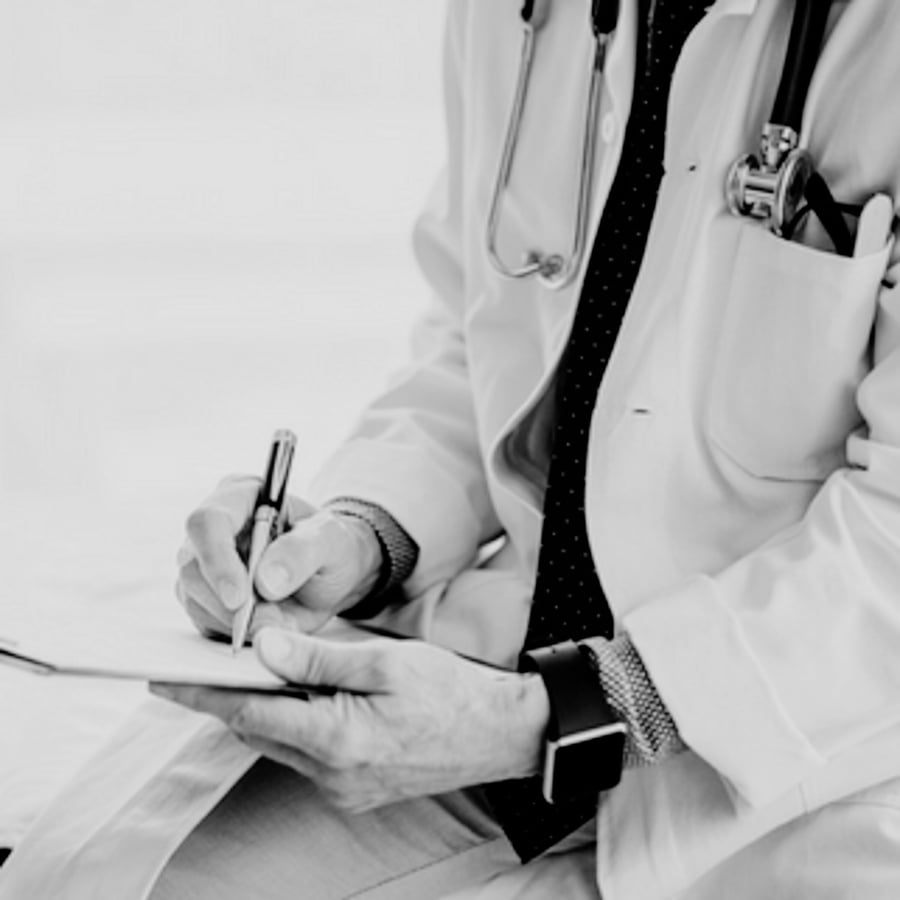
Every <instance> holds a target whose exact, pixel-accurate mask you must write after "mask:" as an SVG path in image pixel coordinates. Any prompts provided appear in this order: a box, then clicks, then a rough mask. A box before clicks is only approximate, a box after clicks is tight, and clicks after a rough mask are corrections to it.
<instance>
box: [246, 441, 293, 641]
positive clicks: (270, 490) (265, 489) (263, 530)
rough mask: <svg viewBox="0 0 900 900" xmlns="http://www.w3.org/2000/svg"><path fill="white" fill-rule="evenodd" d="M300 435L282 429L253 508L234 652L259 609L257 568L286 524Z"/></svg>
mask: <svg viewBox="0 0 900 900" xmlns="http://www.w3.org/2000/svg"><path fill="white" fill-rule="evenodd" d="M296 444H297V435H295V434H294V433H293V432H292V431H288V430H286V429H280V430H278V431H276V432H275V436H274V437H273V438H272V446H271V448H270V450H269V462H268V464H267V465H266V474H265V475H264V476H263V483H262V487H261V488H260V489H259V494H258V495H257V497H256V504H255V506H254V508H253V527H252V530H251V532H250V553H249V555H248V557H247V573H248V575H249V584H250V588H249V590H248V592H247V599H246V601H245V602H244V605H243V606H242V607H241V608H240V609H239V610H238V611H237V612H236V613H235V616H234V622H233V623H232V627H231V652H232V653H237V652H238V651H239V650H240V649H241V647H243V646H244V641H246V640H247V630H248V629H249V627H250V619H251V617H252V616H253V610H254V608H255V607H256V591H255V590H254V589H253V579H254V578H255V576H256V568H257V566H258V565H259V561H260V558H261V557H262V555H263V552H264V551H265V549H266V547H268V546H269V544H270V543H271V542H272V541H273V540H274V539H275V538H276V537H278V535H279V534H281V532H282V531H283V530H284V525H285V519H286V516H285V512H286V508H285V501H286V499H287V483H288V476H289V475H290V472H291V462H292V461H293V459H294V447H295V446H296Z"/></svg>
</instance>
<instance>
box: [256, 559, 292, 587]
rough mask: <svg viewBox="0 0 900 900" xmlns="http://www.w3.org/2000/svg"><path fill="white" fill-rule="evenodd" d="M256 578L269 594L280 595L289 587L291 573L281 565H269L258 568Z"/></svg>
mask: <svg viewBox="0 0 900 900" xmlns="http://www.w3.org/2000/svg"><path fill="white" fill-rule="evenodd" d="M257 577H258V578H259V580H260V581H261V582H262V586H263V587H264V588H265V589H266V590H267V591H268V592H269V593H271V594H281V593H284V592H285V591H287V589H288V587H289V585H290V580H291V573H290V572H289V571H288V570H287V569H286V568H285V567H284V566H283V565H282V564H281V563H269V565H267V566H263V567H262V568H260V570H259V574H258V576H257Z"/></svg>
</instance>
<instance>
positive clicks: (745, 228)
mask: <svg viewBox="0 0 900 900" xmlns="http://www.w3.org/2000/svg"><path fill="white" fill-rule="evenodd" d="M890 248H891V244H890V243H886V244H885V246H884V247H882V249H880V250H879V251H877V252H875V253H870V254H867V255H864V256H858V257H853V258H848V257H845V256H838V255H836V254H833V253H826V252H824V251H821V250H816V249H813V248H810V247H806V246H803V245H801V244H797V243H792V242H790V241H786V240H784V239H782V238H779V237H776V236H775V235H774V234H772V233H771V232H769V231H768V230H767V229H765V228H763V227H761V226H759V225H756V224H754V223H745V224H744V225H742V226H741V236H740V238H739V240H738V245H737V252H736V257H735V264H734V269H733V275H732V278H731V282H730V287H729V290H728V292H727V294H726V297H725V303H726V304H727V306H726V310H725V312H724V319H723V325H722V330H721V334H720V339H719V345H718V348H717V351H716V357H715V358H716V362H715V366H714V372H713V382H712V386H711V395H710V407H709V434H710V438H711V439H712V441H713V443H714V444H715V445H716V446H717V447H718V448H719V449H720V450H721V451H723V452H724V453H725V454H726V455H727V456H728V457H730V458H731V459H732V460H733V461H734V462H736V463H737V464H738V465H740V466H741V467H742V468H744V469H745V470H746V471H748V472H749V473H751V474H752V475H755V476H757V477H761V478H777V479H785V480H812V481H818V480H822V479H824V478H825V477H827V475H828V474H829V473H830V472H831V471H833V470H834V469H835V468H837V467H839V466H841V465H843V463H844V460H845V457H844V445H845V442H846V439H847V437H848V435H849V434H850V433H851V431H853V429H854V428H856V427H857V426H858V425H859V424H860V422H861V418H860V414H859V411H858V409H857V406H856V399H855V394H856V389H857V387H858V385H859V382H860V380H861V379H862V377H863V375H864V374H865V373H866V371H867V369H868V368H869V342H870V336H871V330H872V324H873V321H874V318H875V310H876V298H877V295H878V289H879V285H880V282H881V279H882V277H883V276H884V273H885V271H886V268H887V264H888V256H889V252H890Z"/></svg>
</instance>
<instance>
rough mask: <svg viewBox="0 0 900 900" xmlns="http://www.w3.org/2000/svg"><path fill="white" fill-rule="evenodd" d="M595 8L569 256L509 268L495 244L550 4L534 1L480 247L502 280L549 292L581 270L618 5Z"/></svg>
mask: <svg viewBox="0 0 900 900" xmlns="http://www.w3.org/2000/svg"><path fill="white" fill-rule="evenodd" d="M598 9H599V3H598V2H597V0H595V2H594V3H593V6H592V26H593V34H594V53H593V59H592V63H591V79H590V85H589V87H588V98H587V102H586V105H585V116H584V135H583V137H582V143H581V160H580V164H581V168H580V177H579V180H578V197H577V207H576V212H575V225H574V228H573V234H572V240H571V247H570V250H569V253H568V255H566V256H564V255H562V254H561V253H545V252H542V251H540V250H536V249H527V250H526V251H525V254H524V261H523V262H522V264H521V265H519V266H516V267H513V266H510V265H508V264H507V263H506V262H505V261H504V260H503V258H502V256H501V255H500V251H499V249H498V246H497V242H498V235H499V231H500V223H501V218H502V208H503V196H504V194H505V192H506V191H507V189H508V187H509V181H510V177H511V173H512V166H513V161H514V159H515V155H516V147H517V144H518V140H519V134H520V132H521V127H522V118H523V115H524V111H525V106H526V102H527V96H528V86H529V84H530V82H531V72H532V68H533V66H534V55H535V47H536V43H537V33H538V31H539V30H540V29H541V28H542V27H543V26H544V24H545V23H546V21H547V18H548V16H549V10H550V0H535V2H533V3H529V2H526V3H525V5H524V6H523V7H522V21H523V26H524V31H523V40H522V50H521V55H520V59H519V72H518V77H517V79H516V88H515V92H514V94H513V102H512V105H511V108H510V115H509V121H508V123H507V127H506V134H505V136H504V141H503V149H502V152H501V154H500V164H499V166H498V168H497V176H496V178H495V179H494V186H493V190H492V192H491V200H490V205H489V208H488V217H487V223H486V227H485V244H486V247H487V255H488V259H489V261H490V263H491V265H492V266H493V267H494V269H495V270H496V271H497V272H498V273H499V274H500V275H502V276H504V277H506V278H514V279H521V278H527V277H529V276H532V275H534V276H536V277H537V279H538V281H539V282H540V283H541V284H542V285H544V286H545V287H547V288H550V289H552V290H560V289H561V288H563V287H565V286H566V285H567V284H569V282H570V281H571V280H572V279H573V278H574V277H575V275H576V274H577V272H578V271H579V269H580V268H581V263H582V260H583V259H584V254H585V248H586V245H587V230H588V225H589V222H590V203H591V195H592V193H593V187H594V160H595V157H596V150H597V122H598V119H599V115H600V97H601V87H602V83H603V68H604V63H605V60H606V48H607V44H608V43H609V35H610V32H611V31H612V30H613V29H614V28H615V22H616V14H617V10H618V3H615V2H610V0H607V2H606V4H605V5H604V7H603V9H604V10H605V14H604V15H602V16H601V15H599V12H598ZM611 10H612V12H611Z"/></svg>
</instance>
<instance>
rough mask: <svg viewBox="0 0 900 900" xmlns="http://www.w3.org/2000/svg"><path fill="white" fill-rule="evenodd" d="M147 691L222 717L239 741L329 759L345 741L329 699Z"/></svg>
mask: <svg viewBox="0 0 900 900" xmlns="http://www.w3.org/2000/svg"><path fill="white" fill-rule="evenodd" d="M150 691H151V693H153V694H155V695H156V696H158V697H163V698H165V699H167V700H172V701H174V702H175V703H180V704H181V705H182V706H186V707H188V709H193V710H195V711H196V712H201V713H206V714H207V715H211V716H215V717H216V718H217V719H221V720H222V721H223V722H224V723H225V724H226V725H227V726H228V727H229V728H230V729H231V730H232V731H234V732H235V733H236V734H238V735H239V736H240V737H241V739H242V740H247V739H249V738H252V739H254V740H257V741H266V742H268V743H270V744H282V745H285V746H290V747H291V748H293V749H294V750H295V751H296V752H298V753H300V754H306V755H309V756H312V757H315V758H318V759H327V758H329V757H330V756H332V755H333V751H334V748H335V747H337V746H340V745H342V744H343V743H344V741H343V738H342V735H341V731H342V729H341V728H340V724H341V723H340V719H339V718H338V716H336V715H335V711H334V709H333V701H332V699H331V698H322V697H320V698H316V700H315V701H309V700H300V699H292V698H288V697H266V696H264V695H259V694H248V693H243V692H241V691H231V690H217V689H216V688H209V687H198V686H196V685H179V684H151V685H150ZM289 764H290V763H289ZM310 774H312V773H310Z"/></svg>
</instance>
